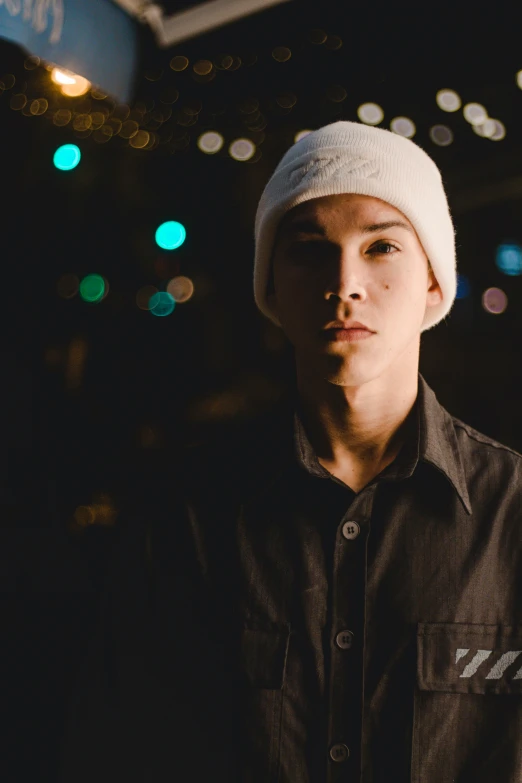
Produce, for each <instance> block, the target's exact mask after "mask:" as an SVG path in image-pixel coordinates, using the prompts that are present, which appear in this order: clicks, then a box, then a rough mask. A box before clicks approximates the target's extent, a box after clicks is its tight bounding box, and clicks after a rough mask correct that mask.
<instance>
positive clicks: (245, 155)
mask: <svg viewBox="0 0 522 783" xmlns="http://www.w3.org/2000/svg"><path fill="white" fill-rule="evenodd" d="M228 151H229V154H230V157H231V158H234V160H240V161H243V160H250V158H251V157H252V156H253V155H254V153H255V151H256V146H255V144H253V143H252V142H251V141H250V139H236V140H235V141H233V142H232V144H231V145H230V147H229V148H228Z"/></svg>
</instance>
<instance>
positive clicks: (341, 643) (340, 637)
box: [335, 631, 353, 650]
mask: <svg viewBox="0 0 522 783" xmlns="http://www.w3.org/2000/svg"><path fill="white" fill-rule="evenodd" d="M335 643H336V645H337V646H338V647H339V648H340V649H341V650H348V649H349V648H350V647H351V646H352V644H353V633H352V632H351V631H340V632H339V633H338V634H337V636H336V637H335Z"/></svg>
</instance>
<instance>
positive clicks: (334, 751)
mask: <svg viewBox="0 0 522 783" xmlns="http://www.w3.org/2000/svg"><path fill="white" fill-rule="evenodd" d="M349 755H350V751H349V749H348V748H347V747H346V745H345V744H344V742H339V743H338V744H337V745H332V747H331V748H330V758H331V759H332V760H333V761H346V759H347V758H348V756H349Z"/></svg>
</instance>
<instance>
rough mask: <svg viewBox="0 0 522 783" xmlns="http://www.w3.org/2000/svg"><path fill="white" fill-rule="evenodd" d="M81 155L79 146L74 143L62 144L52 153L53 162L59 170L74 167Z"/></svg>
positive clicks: (68, 169) (67, 169)
mask: <svg viewBox="0 0 522 783" xmlns="http://www.w3.org/2000/svg"><path fill="white" fill-rule="evenodd" d="M81 157H82V154H81V152H80V148H79V147H77V146H76V144H62V146H61V147H58V149H57V150H56V152H55V153H54V157H53V163H54V165H55V166H56V168H57V169H60V171H71V169H75V168H76V166H77V165H78V163H79V162H80V159H81Z"/></svg>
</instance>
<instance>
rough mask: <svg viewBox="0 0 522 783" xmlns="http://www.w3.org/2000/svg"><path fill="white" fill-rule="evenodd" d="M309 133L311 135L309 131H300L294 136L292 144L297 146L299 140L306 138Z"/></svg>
mask: <svg viewBox="0 0 522 783" xmlns="http://www.w3.org/2000/svg"><path fill="white" fill-rule="evenodd" d="M309 133H312V131H311V130H302V131H299V132H298V133H296V134H295V136H294V144H297V142H298V141H301V139H304V137H305V136H308V134H309Z"/></svg>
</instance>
